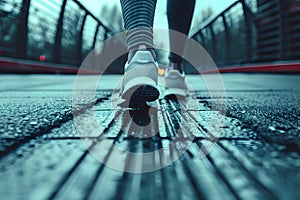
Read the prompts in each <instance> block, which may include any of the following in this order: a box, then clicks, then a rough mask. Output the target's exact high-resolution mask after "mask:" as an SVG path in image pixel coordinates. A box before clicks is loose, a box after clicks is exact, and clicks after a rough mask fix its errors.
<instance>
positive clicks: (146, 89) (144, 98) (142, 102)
mask: <svg viewBox="0 0 300 200" xmlns="http://www.w3.org/2000/svg"><path fill="white" fill-rule="evenodd" d="M158 97H159V90H158V89H157V88H156V87H154V86H153V85H136V86H134V87H132V88H130V89H128V90H127V91H126V92H125V93H124V94H123V95H122V98H123V99H125V100H126V102H127V104H128V107H130V108H141V107H147V102H149V101H155V100H157V99H158Z"/></svg>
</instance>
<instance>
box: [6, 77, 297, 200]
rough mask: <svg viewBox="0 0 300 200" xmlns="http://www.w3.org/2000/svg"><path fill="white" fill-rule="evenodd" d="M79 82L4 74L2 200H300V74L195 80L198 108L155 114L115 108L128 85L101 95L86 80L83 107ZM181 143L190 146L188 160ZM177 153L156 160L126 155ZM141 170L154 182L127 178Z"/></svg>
mask: <svg viewBox="0 0 300 200" xmlns="http://www.w3.org/2000/svg"><path fill="white" fill-rule="evenodd" d="M206 76H208V77H209V76H212V75H206ZM74 80H75V76H73V75H0V110H1V112H0V122H1V123H0V138H1V142H0V155H1V158H0V169H1V170H0V177H1V179H0V194H1V199H154V198H155V199H199V198H205V199H299V198H300V192H299V189H298V186H299V184H300V170H299V168H300V154H299V153H300V140H299V139H300V107H299V104H300V87H299V85H300V76H299V75H276V74H270V75H268V74H223V75H222V80H223V84H224V88H225V90H224V91H220V90H214V89H212V90H208V89H207V88H209V86H207V85H206V83H205V81H204V80H205V78H204V79H202V78H201V77H200V76H188V81H189V83H190V84H191V86H192V89H193V91H192V95H191V96H190V97H189V98H188V99H176V98H163V97H161V98H160V99H159V100H158V101H157V102H156V104H155V105H154V106H153V107H151V109H149V112H146V113H143V112H139V111H134V110H131V109H126V108H120V107H117V106H116V104H115V103H114V102H113V99H114V97H113V96H114V95H113V94H114V89H115V85H117V82H118V80H120V76H109V75H107V76H104V77H102V79H101V80H100V82H99V84H98V85H97V86H96V87H95V90H92V89H91V87H89V86H90V85H91V84H92V81H91V80H96V79H95V78H93V77H92V76H86V77H85V78H84V80H85V81H84V82H83V83H82V84H81V87H80V91H77V92H80V94H81V95H80V98H81V99H80V103H78V102H77V104H74V101H73V100H74V99H73V97H74ZM75 88H76V87H75ZM73 114H74V115H73ZM214 114H216V116H218V117H220V119H222V123H221V124H219V126H218V127H217V128H215V127H212V126H211V124H212V122H213V116H214ZM91 119H92V120H91ZM93 120H94V121H93ZM90 121H93V122H90ZM139 123H141V124H143V125H142V126H136V124H139ZM217 124H218V123H217ZM178 135H180V137H178ZM104 138H106V139H107V140H108V141H110V143H108V145H106V146H105V145H103V144H102V141H103V140H104ZM177 139H179V140H180V143H179V144H180V145H184V144H185V143H184V142H182V141H183V140H185V141H189V140H190V142H191V143H189V145H188V146H187V148H186V151H185V148H184V147H183V150H184V151H182V152H181V150H182V148H181V149H180V148H178V147H177V146H176V144H178V143H176V144H175V145H173V146H172V145H170V143H171V142H172V141H174V140H177ZM206 144H213V146H212V148H211V149H210V150H211V151H209V154H207V153H208V152H206V151H208V147H206V146H205V145H206ZM114 146H118V147H119V148H120V149H122V150H123V153H121V154H120V155H117V153H116V151H115V150H114V149H113V147H114ZM168 147H169V148H170V149H169V151H164V152H160V153H158V154H154V155H153V157H151V158H150V159H149V158H148V159H147V158H145V157H144V158H143V159H142V160H135V159H133V158H132V157H131V155H130V154H126V153H124V152H125V151H128V152H134V153H137V152H139V153H147V152H153V151H159V150H160V149H164V148H168ZM204 147H205V148H204ZM87 148H88V149H89V151H88V150H87ZM95 152H96V153H95ZM174 152H175V153H174ZM97 153H99V154H97ZM181 153H182V154H181ZM100 154H101V156H102V157H101V156H100ZM176 154H179V156H178V159H174V162H173V163H171V164H170V165H167V166H166V167H162V166H164V164H163V163H167V162H168V161H169V159H170V158H171V157H172V158H173V156H174V155H175V157H176ZM206 154H207V155H206ZM98 156H100V157H101V158H102V159H104V161H107V162H108V161H109V160H111V161H112V162H111V163H113V165H112V166H114V164H116V166H121V168H124V170H123V171H122V170H121V171H120V170H116V168H117V167H115V168H114V167H112V166H111V167H107V166H106V165H104V164H102V163H101V162H100V161H98V159H99V158H100V157H98ZM97 158H98V159H97ZM101 158H100V159H101ZM153 163H154V164H153ZM149 166H153V168H155V167H156V168H158V169H157V170H154V171H153V170H151V169H150V168H149ZM161 167H162V168H161ZM160 168H161V169H160ZM133 169H142V170H144V171H147V173H130V172H124V171H126V170H127V171H133ZM137 171H139V170H137Z"/></svg>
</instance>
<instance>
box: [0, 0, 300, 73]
mask: <svg viewBox="0 0 300 200" xmlns="http://www.w3.org/2000/svg"><path fill="white" fill-rule="evenodd" d="M299 14H300V1H299V0H223V1H219V0H210V1H205V0H203V1H201V0H198V1H197V5H196V8H195V13H194V18H193V22H192V28H191V31H190V37H192V38H193V39H195V40H196V41H197V42H199V43H200V44H201V45H203V47H204V48H205V49H206V50H207V51H208V53H209V54H210V55H211V56H212V58H213V59H214V61H215V62H216V64H217V66H218V67H219V68H223V67H228V66H243V65H247V64H257V63H274V62H275V63H276V62H291V61H292V62H293V61H295V60H299V55H300V32H299V30H300V15H299ZM154 27H156V28H163V29H166V28H167V27H168V24H167V17H166V0H161V1H158V3H157V9H156V16H155V21H154ZM123 31H124V28H123V20H122V14H121V9H120V5H119V0H80V1H79V0H51V1H46V0H0V72H13V73H52V72H54V73H57V72H58V73H76V69H78V68H79V66H80V64H81V63H82V61H83V59H84V58H85V57H86V56H87V55H88V53H89V52H91V50H93V49H94V48H95V47H97V45H98V44H100V43H101V42H102V41H104V40H106V39H107V38H110V37H111V36H113V35H115V34H117V33H120V32H123ZM166 41H167V40H165V38H164V39H160V38H159V37H158V36H155V43H156V45H157V47H158V48H168V45H169V44H168V42H166ZM112 42H120V41H112ZM121 43H122V42H121ZM122 46H123V47H124V48H126V45H125V44H122ZM96 52H97V53H99V54H103V53H105V47H103V48H101V49H99V50H98V51H96ZM157 53H158V59H159V62H160V63H163V64H165V63H166V62H167V52H164V51H158V52H157ZM125 61H126V55H124V56H122V57H120V58H119V59H117V60H116V61H115V62H114V63H112V64H111V66H110V67H109V69H108V70H107V71H106V73H118V74H120V73H122V70H123V69H122V67H120V66H122V65H123V64H124V62H125ZM186 65H188V63H187V64H186ZM93 67H94V70H95V71H97V68H98V67H99V66H97V65H95V66H93ZM186 69H187V72H193V70H192V67H188V66H187V67H186Z"/></svg>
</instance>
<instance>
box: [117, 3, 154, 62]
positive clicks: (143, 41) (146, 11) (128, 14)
mask: <svg viewBox="0 0 300 200" xmlns="http://www.w3.org/2000/svg"><path fill="white" fill-rule="evenodd" d="M155 6H156V0H121V7H122V12H123V19H124V26H125V29H126V30H127V32H126V36H127V45H128V50H129V56H128V60H130V59H131V58H132V57H133V55H134V53H135V52H136V51H137V50H141V49H142V50H145V49H147V50H150V51H151V52H152V51H153V53H154V50H153V49H154V43H153V30H152V27H153V20H154V13H155ZM154 55H155V53H154Z"/></svg>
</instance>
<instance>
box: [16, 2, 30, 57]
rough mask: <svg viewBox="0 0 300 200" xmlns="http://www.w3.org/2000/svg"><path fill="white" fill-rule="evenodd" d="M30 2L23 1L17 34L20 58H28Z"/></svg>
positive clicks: (17, 48) (17, 49)
mask: <svg viewBox="0 0 300 200" xmlns="http://www.w3.org/2000/svg"><path fill="white" fill-rule="evenodd" d="M29 7H30V0H23V3H22V8H21V15H20V17H19V21H18V28H17V32H16V54H17V57H19V58H26V55H27V36H28V15H29Z"/></svg>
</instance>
